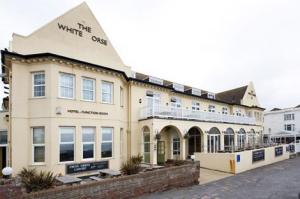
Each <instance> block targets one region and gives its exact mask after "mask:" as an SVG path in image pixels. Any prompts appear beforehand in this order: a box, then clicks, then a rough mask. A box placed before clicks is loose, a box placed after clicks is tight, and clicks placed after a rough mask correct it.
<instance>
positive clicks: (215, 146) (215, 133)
mask: <svg viewBox="0 0 300 199" xmlns="http://www.w3.org/2000/svg"><path fill="white" fill-rule="evenodd" d="M207 149H208V153H216V152H218V151H219V150H220V131H219V129H218V128H216V127H213V128H211V129H210V130H209V131H208V135H207Z"/></svg>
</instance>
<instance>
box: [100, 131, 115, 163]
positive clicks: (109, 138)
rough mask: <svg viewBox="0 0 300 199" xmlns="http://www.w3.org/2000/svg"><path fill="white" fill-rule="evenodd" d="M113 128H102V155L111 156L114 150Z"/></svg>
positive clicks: (103, 156) (104, 156)
mask: <svg viewBox="0 0 300 199" xmlns="http://www.w3.org/2000/svg"><path fill="white" fill-rule="evenodd" d="M112 147H113V128H110V127H104V128H102V143H101V157H102V158H111V157H112V154H113V151H112Z"/></svg>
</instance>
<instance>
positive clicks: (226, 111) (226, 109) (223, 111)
mask: <svg viewBox="0 0 300 199" xmlns="http://www.w3.org/2000/svg"><path fill="white" fill-rule="evenodd" d="M222 114H223V115H228V108H227V107H223V108H222Z"/></svg>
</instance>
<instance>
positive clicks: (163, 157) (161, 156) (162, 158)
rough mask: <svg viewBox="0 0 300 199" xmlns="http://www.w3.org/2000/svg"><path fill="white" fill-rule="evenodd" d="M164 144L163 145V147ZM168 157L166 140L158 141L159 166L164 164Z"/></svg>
mask: <svg viewBox="0 0 300 199" xmlns="http://www.w3.org/2000/svg"><path fill="white" fill-rule="evenodd" d="M161 144H162V145H161ZM162 146H163V153H160V152H161V147H162ZM165 156H166V145H165V141H164V140H159V141H157V164H164V163H165V158H166V157H165Z"/></svg>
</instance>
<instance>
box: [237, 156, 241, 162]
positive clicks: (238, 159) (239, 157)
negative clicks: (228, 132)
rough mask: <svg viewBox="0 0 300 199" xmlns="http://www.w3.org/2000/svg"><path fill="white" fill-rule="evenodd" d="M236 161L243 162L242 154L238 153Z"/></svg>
mask: <svg viewBox="0 0 300 199" xmlns="http://www.w3.org/2000/svg"><path fill="white" fill-rule="evenodd" d="M236 162H241V155H240V154H238V155H236Z"/></svg>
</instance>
